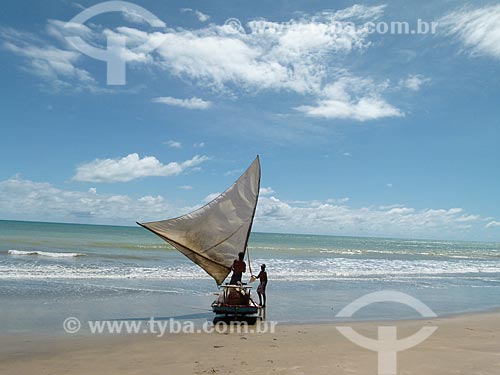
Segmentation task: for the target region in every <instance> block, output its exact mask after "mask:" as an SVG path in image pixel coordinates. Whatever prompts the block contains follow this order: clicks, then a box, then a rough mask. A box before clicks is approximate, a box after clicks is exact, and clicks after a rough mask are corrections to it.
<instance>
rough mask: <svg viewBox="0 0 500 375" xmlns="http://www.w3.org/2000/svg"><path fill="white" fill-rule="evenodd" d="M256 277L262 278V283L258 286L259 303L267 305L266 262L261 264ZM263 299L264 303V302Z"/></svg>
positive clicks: (263, 305)
mask: <svg viewBox="0 0 500 375" xmlns="http://www.w3.org/2000/svg"><path fill="white" fill-rule="evenodd" d="M256 278H257V279H259V280H260V284H259V286H258V287H257V294H258V295H259V305H260V306H262V307H266V286H267V272H266V265H265V264H263V265H261V266H260V272H259V274H258V275H257V276H256ZM263 299H264V303H262V300H263Z"/></svg>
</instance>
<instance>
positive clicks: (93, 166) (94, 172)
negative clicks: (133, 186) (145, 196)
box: [73, 153, 209, 183]
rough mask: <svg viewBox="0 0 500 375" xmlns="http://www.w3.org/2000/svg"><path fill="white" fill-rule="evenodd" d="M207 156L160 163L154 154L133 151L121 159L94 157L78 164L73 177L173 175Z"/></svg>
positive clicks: (113, 178) (111, 178) (105, 179)
mask: <svg viewBox="0 0 500 375" xmlns="http://www.w3.org/2000/svg"><path fill="white" fill-rule="evenodd" d="M208 159H209V158H208V157H207V156H199V155H196V156H194V157H193V158H192V159H190V160H186V161H184V162H181V163H178V162H170V163H168V164H162V163H161V162H160V161H159V160H158V159H156V158H155V157H154V156H146V157H144V158H142V159H141V158H140V157H139V155H138V154H136V153H133V154H130V155H127V156H125V157H123V158H121V159H96V160H94V161H92V162H90V163H85V164H82V165H80V166H79V167H78V168H77V169H76V174H75V176H74V177H73V180H74V181H83V182H104V183H106V182H107V183H110V182H127V181H131V180H135V179H138V178H142V177H148V176H174V175H178V174H180V173H182V172H184V171H186V170H188V169H192V168H193V167H196V166H198V165H199V164H201V163H203V162H204V161H206V160H208Z"/></svg>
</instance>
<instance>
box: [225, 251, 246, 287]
mask: <svg viewBox="0 0 500 375" xmlns="http://www.w3.org/2000/svg"><path fill="white" fill-rule="evenodd" d="M244 256H245V253H243V252H241V253H238V259H235V260H234V262H233V265H232V266H231V270H232V271H233V275H232V276H231V281H230V282H229V284H230V285H237V283H238V282H240V283H241V276H242V275H243V272H246V270H247V265H246V263H245V261H244V260H243V257H244Z"/></svg>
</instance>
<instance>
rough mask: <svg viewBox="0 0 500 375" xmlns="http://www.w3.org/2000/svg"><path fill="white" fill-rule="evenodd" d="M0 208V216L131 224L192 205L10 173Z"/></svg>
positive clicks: (1, 184)
mask: <svg viewBox="0 0 500 375" xmlns="http://www.w3.org/2000/svg"><path fill="white" fill-rule="evenodd" d="M0 194H1V195H2V197H4V198H6V199H1V200H0V212H1V213H2V216H3V217H4V218H11V219H19V220H44V221H59V222H60V221H63V222H83V223H96V224H125V225H131V224H134V222H135V221H136V220H139V221H148V220H160V219H164V218H167V217H172V216H175V215H177V214H178V213H179V212H188V211H190V210H191V209H192V207H185V208H179V207H173V206H172V205H171V204H170V203H168V202H166V201H165V199H164V198H163V197H161V196H150V195H146V196H143V197H140V198H138V199H135V198H132V197H129V196H127V195H116V194H98V193H97V191H96V190H95V189H90V190H89V191H88V192H80V191H70V190H61V189H58V188H56V187H54V186H53V185H51V184H49V183H43V182H33V181H29V180H24V179H21V178H20V177H13V178H10V179H8V180H4V181H1V182H0Z"/></svg>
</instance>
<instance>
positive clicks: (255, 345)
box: [0, 313, 500, 375]
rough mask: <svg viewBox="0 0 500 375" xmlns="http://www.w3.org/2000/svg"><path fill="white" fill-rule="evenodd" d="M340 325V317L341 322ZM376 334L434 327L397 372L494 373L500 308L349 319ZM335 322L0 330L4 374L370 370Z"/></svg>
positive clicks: (367, 354)
mask: <svg viewBox="0 0 500 375" xmlns="http://www.w3.org/2000/svg"><path fill="white" fill-rule="evenodd" d="M343 325H345V324H343ZM349 325H350V326H352V327H353V328H354V329H356V330H357V331H358V332H360V333H361V334H363V335H366V336H370V337H373V338H375V337H376V332H377V326H379V325H396V326H397V327H398V338H399V339H401V338H404V337H407V336H409V335H412V334H413V333H415V332H416V331H418V330H419V329H420V327H422V326H424V325H426V326H437V327H438V330H437V331H436V332H435V333H434V335H432V336H431V337H430V338H429V339H428V340H426V341H425V342H423V343H422V344H420V345H418V346H417V347H414V348H412V349H409V350H406V351H404V352H401V353H399V354H398V374H425V375H434V374H436V375H438V374H439V375H443V374H467V375H472V374H477V375H479V374H491V375H493V374H497V373H498V369H499V366H500V313H488V314H472V315H462V316H455V317H448V318H438V319H433V320H422V321H400V322H394V324H393V323H392V322H383V323H376V322H362V323H349ZM335 327H336V326H335V324H310V325H279V324H278V326H277V327H276V332H275V333H274V334H256V333H247V334H243V333H235V332H233V333H226V334H220V333H212V334H207V333H203V334H185V333H181V334H169V335H165V336H164V337H161V338H158V337H155V336H153V335H125V334H124V335H114V336H112V335H94V336H91V335H88V336H71V335H69V334H68V335H59V336H39V335H29V336H28V335H12V336H4V337H1V339H0V340H1V341H0V342H1V345H0V373H2V374H17V375H19V374H35V373H36V374H51V375H56V374H74V375H77V374H120V375H123V374H256V373H259V374H280V373H284V374H285V373H286V374H375V373H377V354H376V353H375V352H371V351H369V350H366V349H362V348H360V347H358V346H356V345H355V344H353V343H351V342H350V341H348V340H347V339H346V338H344V337H343V336H342V335H341V334H340V333H339V332H338V331H337V330H336V328H335Z"/></svg>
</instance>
